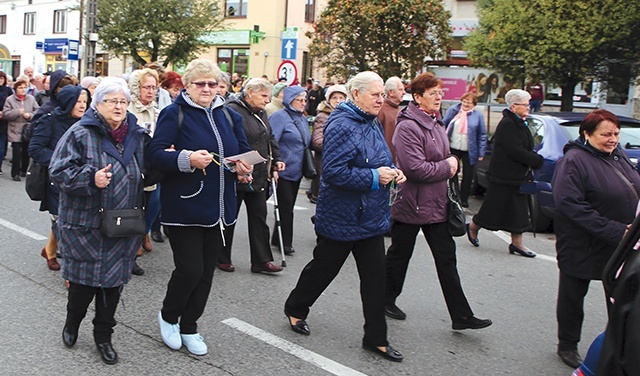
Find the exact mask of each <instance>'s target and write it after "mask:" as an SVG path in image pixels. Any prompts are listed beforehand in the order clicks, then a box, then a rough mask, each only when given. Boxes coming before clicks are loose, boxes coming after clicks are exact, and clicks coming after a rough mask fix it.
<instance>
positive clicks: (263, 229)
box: [218, 191, 273, 264]
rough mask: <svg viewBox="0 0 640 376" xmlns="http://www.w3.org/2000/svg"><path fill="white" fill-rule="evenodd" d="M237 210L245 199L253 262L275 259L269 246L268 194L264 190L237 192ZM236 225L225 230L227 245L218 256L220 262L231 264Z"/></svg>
mask: <svg viewBox="0 0 640 376" xmlns="http://www.w3.org/2000/svg"><path fill="white" fill-rule="evenodd" d="M236 200H237V210H238V212H240V206H241V205H242V202H243V201H244V204H245V206H246V209H247V223H248V225H249V248H250V250H251V263H252V264H257V263H265V262H267V261H273V255H272V254H271V246H269V225H267V195H266V193H265V192H264V191H256V192H237V198H236ZM235 227H236V226H235V225H233V226H229V227H227V228H226V229H225V231H224V236H225V240H226V245H225V247H224V248H223V249H222V251H221V252H220V255H219V256H218V263H219V264H231V263H232V262H231V247H232V246H233V233H234V230H235Z"/></svg>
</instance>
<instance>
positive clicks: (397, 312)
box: [384, 304, 407, 320]
mask: <svg viewBox="0 0 640 376" xmlns="http://www.w3.org/2000/svg"><path fill="white" fill-rule="evenodd" d="M384 314H385V315H386V316H387V317H391V318H392V319H396V320H404V319H406V318H407V314H406V313H404V312H402V310H401V309H400V308H398V306H397V305H395V304H387V305H385V306H384Z"/></svg>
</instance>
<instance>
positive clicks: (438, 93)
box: [424, 90, 444, 98]
mask: <svg viewBox="0 0 640 376" xmlns="http://www.w3.org/2000/svg"><path fill="white" fill-rule="evenodd" d="M424 95H428V96H430V97H431V98H435V97H444V91H442V90H440V91H432V92H430V93H424Z"/></svg>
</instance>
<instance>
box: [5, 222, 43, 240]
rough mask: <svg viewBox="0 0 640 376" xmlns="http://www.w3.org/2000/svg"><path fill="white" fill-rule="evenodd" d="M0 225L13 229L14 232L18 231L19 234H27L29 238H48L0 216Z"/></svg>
mask: <svg viewBox="0 0 640 376" xmlns="http://www.w3.org/2000/svg"><path fill="white" fill-rule="evenodd" d="M0 225H2V226H4V227H6V228H8V229H9V230H13V231H15V232H18V233H20V234H22V235H24V236H28V237H30V238H31V239H34V240H47V239H49V238H48V237H45V236H42V235H40V234H37V233H35V232H33V231H31V230H29V229H26V228H24V227H20V226H18V225H16V224H15V223H13V222H9V221H7V220H4V219H2V218H0Z"/></svg>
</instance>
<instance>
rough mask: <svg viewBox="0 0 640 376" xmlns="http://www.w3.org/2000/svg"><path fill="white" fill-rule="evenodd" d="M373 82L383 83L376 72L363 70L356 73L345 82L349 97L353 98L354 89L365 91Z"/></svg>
mask: <svg viewBox="0 0 640 376" xmlns="http://www.w3.org/2000/svg"><path fill="white" fill-rule="evenodd" d="M374 82H380V83H384V81H383V80H382V77H380V76H379V75H378V74H377V73H376V72H372V71H364V72H360V73H358V74H356V75H355V76H353V78H351V79H350V80H349V82H347V91H348V92H349V98H350V99H352V100H353V92H354V91H355V90H356V89H357V90H358V91H366V90H367V89H369V86H371V84H372V83H374Z"/></svg>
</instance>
